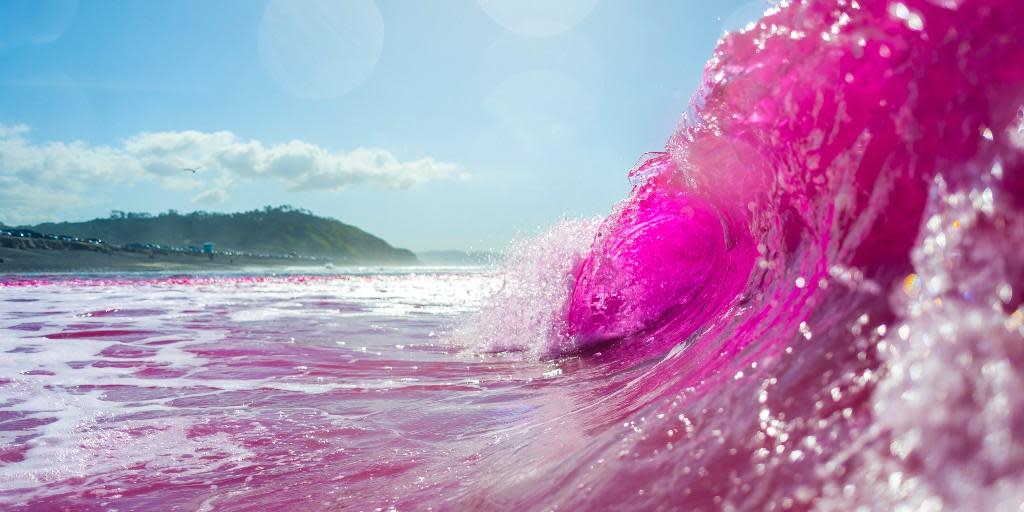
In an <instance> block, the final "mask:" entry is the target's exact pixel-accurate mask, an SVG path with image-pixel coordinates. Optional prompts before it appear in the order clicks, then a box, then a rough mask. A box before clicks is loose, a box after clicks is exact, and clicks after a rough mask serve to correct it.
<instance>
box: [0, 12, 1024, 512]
mask: <svg viewBox="0 0 1024 512" xmlns="http://www.w3.org/2000/svg"><path fill="white" fill-rule="evenodd" d="M1020 34H1024V4H1022V3H1020V2H1017V1H1013V0H907V1H903V2H854V1H852V0H820V1H808V2H802V3H792V4H786V5H784V6H782V7H781V8H778V9H773V10H772V12H770V13H769V14H768V15H767V17H766V18H765V19H763V20H762V21H761V22H759V23H757V24H754V25H752V26H750V27H748V29H747V30H746V31H744V32H741V33H737V34H731V35H728V36H726V37H725V38H724V39H723V41H722V42H721V44H720V46H719V48H718V50H717V51H716V52H715V54H714V55H713V56H712V58H711V61H710V62H709V64H708V67H707V70H706V75H705V83H704V85H703V87H702V89H701V91H699V93H698V94H697V96H696V99H695V101H694V105H693V108H692V109H691V111H690V112H688V113H687V115H686V118H685V120H684V122H683V123H682V125H681V126H680V129H679V130H678V132H677V133H676V134H674V135H673V136H672V137H671V138H670V140H669V142H668V144H667V146H666V148H665V151H664V152H662V153H656V154H652V155H649V156H648V157H646V158H645V159H643V160H642V161H641V163H640V165H638V167H637V168H636V169H634V170H633V171H632V172H631V173H630V179H631V180H632V183H633V184H634V189H633V192H632V194H631V195H630V197H629V198H627V199H625V200H624V201H623V202H622V203H621V204H619V205H617V206H616V207H615V208H614V210H613V212H612V213H611V215H609V216H608V218H606V219H603V220H601V219H595V220H579V221H570V222H564V223H561V224H559V225H557V226H554V227H553V228H552V229H551V230H550V231H548V232H547V233H545V234H543V235H541V236H539V237H537V238H536V239H533V240H527V241H523V242H521V243H519V244H518V245H517V246H516V247H514V248H513V250H512V252H511V257H510V260H509V263H508V264H507V265H506V267H505V268H503V269H501V270H500V271H491V270H473V271H469V270H463V271H452V270H436V271H429V272H428V271H424V270H419V271H417V270H414V269H412V270H404V271H390V272H362V273H351V274H347V275H319V276H318V275H309V276H299V275H296V276H278V277H275V276H206V277H180V278H172V277H167V276H91V277H90V276H79V277H39V278H7V279H5V280H4V281H2V284H3V287H2V288H0V290H2V293H3V295H2V298H0V332H2V337H0V350H3V351H4V352H5V354H4V358H3V359H2V360H0V361H3V362H2V363H0V364H2V365H3V368H4V373H3V374H2V375H3V381H2V385H0V399H2V400H3V402H2V405H0V414H2V420H0V429H2V430H0V431H2V432H3V437H2V443H3V444H2V448H0V450H2V451H0V500H2V501H3V503H4V505H5V506H6V508H12V509H17V508H19V507H20V508H25V509H34V510H51V509H62V508H67V509H76V510H91V509H96V510H107V509H117V510H151V509H170V510H174V509H178V510H254V509H256V510H260V509H262V510H265V509H273V508H281V509H285V510H287V509H324V510H349V509H352V510H374V509H381V510H388V509H391V508H394V509H398V510H407V509H413V510H421V509H422V510H427V509H432V510H465V509H486V510H518V509H526V510H549V509H607V510H636V509H651V510H676V509H678V510H809V509H815V510H837V509H838V510H849V509H855V508H857V507H865V508H867V509H886V510H888V509H906V510H942V509H950V510H971V511H973V510H1018V509H1019V508H1020V507H1021V505H1022V503H1024V378H1022V375H1024V309H1022V308H1021V304H1022V296H1024V257H1022V255H1021V252H1020V248H1021V247H1024V211H1022V209H1024V37H1021V36H1020Z"/></svg>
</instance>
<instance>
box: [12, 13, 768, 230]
mask: <svg viewBox="0 0 1024 512" xmlns="http://www.w3.org/2000/svg"><path fill="white" fill-rule="evenodd" d="M765 6H766V3H765V2H764V1H762V0H754V1H752V2H751V1H749V0H748V1H717V2H698V1H668V0H666V1H656V0H651V1H626V0H562V1H560V2H559V1H553V2H543V1H539V0H520V1H513V0H508V1H502V0H438V1H432V2H411V1H398V0H377V1H373V0H338V1H334V2H327V1H321V0H270V1H252V0H247V1H231V0H223V1H216V2H209V1H202V0H197V1H167V2H153V1H124V2H120V1H119V2H109V1H103V2H99V1H97V2H93V1H84V0H83V1H81V2H78V1H75V0H24V1H23V0H5V1H4V2H0V222H4V223H8V224H20V223H30V222H38V221H42V220H54V219H61V220H63V219H70V220H82V219H87V218H92V217H96V216H105V215H107V214H108V213H109V212H110V210H113V209H117V210H129V211H149V212H159V211H165V210H167V209H176V210H179V211H191V210H195V209H204V210H210V211H238V210H245V209H252V208H256V207H261V206H263V205H267V204H273V205H278V204H290V205H293V206H297V207H302V208H307V209H310V210H312V211H314V212H315V213H317V214H320V215H326V216H331V217H335V218H338V219H340V220H342V221H344V222H348V223H351V224H354V225H356V226H359V227H361V228H364V229H366V230H368V231H370V232H371V233H374V234H377V235H379V236H381V237H383V238H385V239H386V240H388V241H389V242H391V243H392V244H395V245H398V246H402V247H409V248H412V249H414V250H428V249H446V248H460V249H489V248H496V249H500V248H501V247H503V246H504V245H505V244H506V243H507V242H508V241H509V240H510V239H512V238H515V237H517V236H523V235H528V234H530V233H534V232H536V231H537V230H539V229H543V228H544V227H546V226H549V225H551V224H552V223H554V222H555V221H557V220H558V219H559V218H561V217H563V216H568V217H577V216H593V215H603V214H605V213H607V212H608V211H609V210H610V209H611V208H612V206H613V205H614V204H615V202H617V201H619V200H621V199H622V198H624V197H625V195H626V193H627V191H628V183H627V181H626V172H627V171H628V170H629V168H630V167H632V165H633V164H634V163H635V162H636V160H637V159H638V158H639V157H640V156H641V155H642V154H643V153H645V152H648V151H657V150H659V149H661V148H662V147H663V145H664V141H665V140H666V139H667V138H668V136H669V135H670V134H671V132H672V130H673V129H674V128H675V126H676V124H677V122H678V120H679V119H680V115H681V113H682V112H683V111H684V110H685V109H686V106H687V103H688V101H689V98H690V96H691V95H692V93H693V91H694V89H695V88H696V87H697V85H698V83H699V80H700V74H701V70H702V68H703V66H704V63H705V62H706V61H707V59H708V57H709V56H710V54H711V51H712V49H713V48H714V44H715V42H716V41H717V39H718V38H719V37H720V36H721V34H722V33H723V30H724V29H725V28H737V27H739V26H742V25H743V24H745V23H746V22H747V21H750V20H753V19H755V18H756V17H757V15H758V13H759V12H761V11H762V10H763V8H764V7H765ZM192 166H201V169H200V170H199V171H198V172H196V173H195V174H191V173H187V172H184V171H182V170H181V168H182V167H192Z"/></svg>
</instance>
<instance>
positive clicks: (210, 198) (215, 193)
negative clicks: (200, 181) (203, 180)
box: [192, 188, 230, 204]
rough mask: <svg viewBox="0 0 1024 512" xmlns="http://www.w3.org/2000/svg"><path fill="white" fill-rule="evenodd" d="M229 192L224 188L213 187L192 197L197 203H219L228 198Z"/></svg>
mask: <svg viewBox="0 0 1024 512" xmlns="http://www.w3.org/2000/svg"><path fill="white" fill-rule="evenodd" d="M228 197H230V196H229V195H228V193H227V192H226V191H225V190H224V189H220V188H212V189H210V190H207V191H206V192H203V193H201V194H199V195H197V196H196V197H194V198H192V202H193V203H197V204H218V203H223V202H224V201H227V200H228Z"/></svg>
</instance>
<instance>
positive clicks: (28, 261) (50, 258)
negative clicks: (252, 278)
mask: <svg viewBox="0 0 1024 512" xmlns="http://www.w3.org/2000/svg"><path fill="white" fill-rule="evenodd" d="M328 263H329V262H327V261H310V260H303V259H298V258H296V259H276V258H259V257H252V256H227V255H222V254H218V255H215V256H214V258H213V259H210V258H209V255H206V254H198V255H193V254H178V253H168V254H160V253H141V252H128V251H86V250H74V249H14V248H9V247H0V275H12V274H36V273H64V272H177V271H185V272H188V271H238V270H246V269H260V268H268V269H269V268H285V267H309V268H325V267H326V266H327V264H328ZM331 264H332V265H337V263H331Z"/></svg>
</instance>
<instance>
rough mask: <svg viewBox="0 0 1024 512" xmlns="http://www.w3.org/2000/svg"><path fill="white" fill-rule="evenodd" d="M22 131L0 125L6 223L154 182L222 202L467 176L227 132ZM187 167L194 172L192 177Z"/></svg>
mask: <svg viewBox="0 0 1024 512" xmlns="http://www.w3.org/2000/svg"><path fill="white" fill-rule="evenodd" d="M28 133H29V127H27V126H25V125H20V124H19V125H3V124H0V210H3V211H4V215H5V217H7V218H19V217H20V218H32V217H36V216H39V215H41V214H42V213H44V212H47V211H53V210H52V208H57V207H60V206H63V207H68V206H76V205H82V204H84V203H86V202H87V198H88V194H86V191H87V190H88V189H89V188H91V187H95V186H102V187H104V188H109V187H110V186H114V185H129V184H134V183H141V182H154V183H157V184H159V185H160V186H161V187H162V188H163V189H165V190H167V191H168V192H173V191H184V190H196V189H201V188H202V189H207V190H206V191H205V192H202V193H200V194H199V195H196V196H195V197H194V198H193V201H194V202H197V203H204V204H211V203H216V202H222V201H224V200H226V199H227V198H228V197H229V193H228V190H227V189H229V188H230V187H231V186H232V185H234V184H238V183H246V182H252V181H268V180H269V181H275V182H278V183H280V184H282V185H283V186H284V187H285V188H287V189H289V190H292V191H304V190H337V189H340V188H343V187H345V186H347V185H350V184H355V183H367V184H371V185H377V186H383V187H386V188H407V187H410V186H414V185H418V184H421V183H425V182H428V181H432V180H437V179H444V178H458V177H460V176H464V175H465V171H464V170H463V169H461V168H460V167H459V166H458V165H456V164H453V163H449V162H443V161H439V160H435V159H434V158H431V157H423V158H418V159H414V160H401V159H399V158H398V157H397V156H395V155H394V154H392V153H391V152H389V151H387V150H384V149H374V148H357V149H354V150H351V151H330V150H328V149H325V148H322V147H320V146H318V145H316V144H311V143H308V142H303V141H299V140H293V141H291V142H287V143H283V144H264V143H262V142H260V141H258V140H251V139H242V138H240V137H238V136H237V135H235V134H234V133H231V132H227V131H220V132H199V131H179V132H155V133H141V134H138V135H135V136H133V137H130V138H128V139H126V140H124V141H122V142H121V143H120V144H118V145H112V146H105V145H91V144H88V143H85V142H81V141H73V142H36V141H33V140H31V139H30V138H29V137H28ZM186 167H200V170H199V171H198V172H197V173H195V174H191V173H188V172H186V171H184V170H183V169H184V168H186ZM50 198H53V200H51V199H50Z"/></svg>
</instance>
